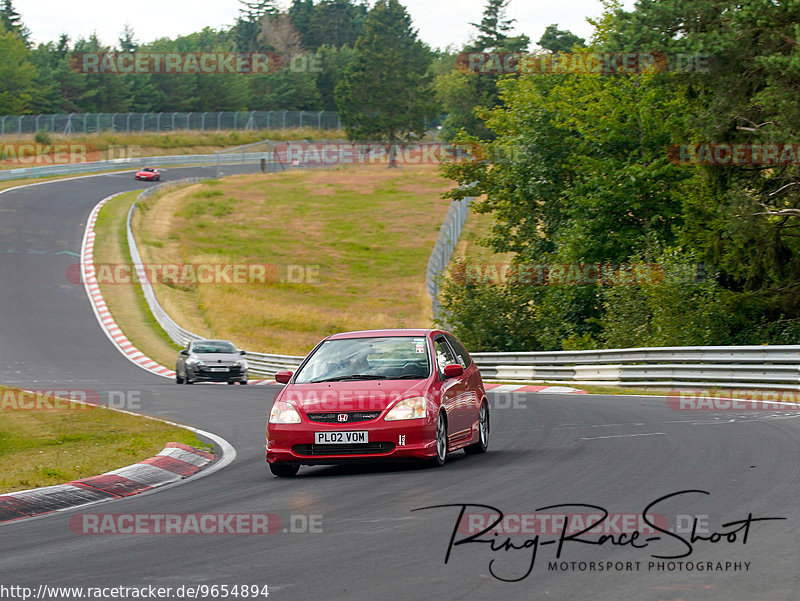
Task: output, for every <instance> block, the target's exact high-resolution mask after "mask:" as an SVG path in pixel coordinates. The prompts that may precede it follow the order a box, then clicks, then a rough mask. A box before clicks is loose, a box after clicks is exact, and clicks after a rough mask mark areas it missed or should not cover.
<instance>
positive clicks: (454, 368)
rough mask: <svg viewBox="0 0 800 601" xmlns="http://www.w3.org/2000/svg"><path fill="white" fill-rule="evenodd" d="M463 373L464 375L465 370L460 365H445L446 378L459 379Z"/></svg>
mask: <svg viewBox="0 0 800 601" xmlns="http://www.w3.org/2000/svg"><path fill="white" fill-rule="evenodd" d="M463 373H464V368H463V367H461V366H460V365H456V364H455V363H454V364H452V365H445V367H444V377H445V378H457V377H458V376H460V375H462V374H463Z"/></svg>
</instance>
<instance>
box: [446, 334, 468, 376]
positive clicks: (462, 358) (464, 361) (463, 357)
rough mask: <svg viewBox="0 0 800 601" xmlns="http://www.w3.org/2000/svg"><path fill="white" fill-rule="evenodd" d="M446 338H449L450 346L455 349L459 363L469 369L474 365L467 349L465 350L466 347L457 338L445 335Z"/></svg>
mask: <svg viewBox="0 0 800 601" xmlns="http://www.w3.org/2000/svg"><path fill="white" fill-rule="evenodd" d="M445 338H447V342H449V343H450V346H452V347H453V350H454V351H455V353H456V358H457V359H458V361H457V363H458V364H459V365H460V366H461V367H463V368H464V369H467V368H468V367H469V366H470V365H472V359H470V357H469V353H468V352H467V349H465V348H464V345H463V344H461V343H460V342H459V341H458V340H456V337H455V336H453V335H452V334H445Z"/></svg>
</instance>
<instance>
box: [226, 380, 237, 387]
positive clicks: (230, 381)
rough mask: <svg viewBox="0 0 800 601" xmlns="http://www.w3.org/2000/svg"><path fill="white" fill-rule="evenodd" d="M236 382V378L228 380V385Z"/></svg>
mask: <svg viewBox="0 0 800 601" xmlns="http://www.w3.org/2000/svg"><path fill="white" fill-rule="evenodd" d="M234 384H236V380H228V386H233V385H234Z"/></svg>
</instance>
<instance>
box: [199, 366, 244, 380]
mask: <svg viewBox="0 0 800 601" xmlns="http://www.w3.org/2000/svg"><path fill="white" fill-rule="evenodd" d="M186 371H187V374H188V375H189V377H190V378H191V379H192V380H195V381H197V382H230V381H234V382H241V381H244V380H247V369H242V368H240V367H231V368H230V369H229V370H228V371H209V369H208V368H200V367H193V368H187V370H186Z"/></svg>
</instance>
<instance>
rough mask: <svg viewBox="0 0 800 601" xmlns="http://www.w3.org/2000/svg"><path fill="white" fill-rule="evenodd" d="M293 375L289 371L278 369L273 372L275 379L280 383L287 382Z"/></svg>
mask: <svg viewBox="0 0 800 601" xmlns="http://www.w3.org/2000/svg"><path fill="white" fill-rule="evenodd" d="M293 375H294V373H293V372H291V371H279V372H277V373H276V374H275V381H276V382H279V383H280V384H288V383H289V380H291V379H292V376H293Z"/></svg>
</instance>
